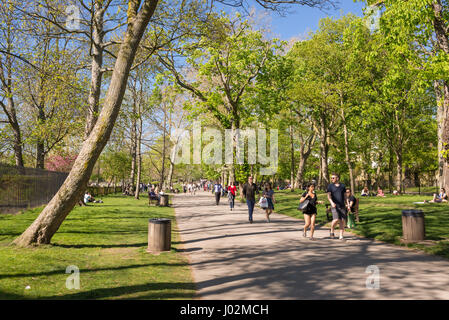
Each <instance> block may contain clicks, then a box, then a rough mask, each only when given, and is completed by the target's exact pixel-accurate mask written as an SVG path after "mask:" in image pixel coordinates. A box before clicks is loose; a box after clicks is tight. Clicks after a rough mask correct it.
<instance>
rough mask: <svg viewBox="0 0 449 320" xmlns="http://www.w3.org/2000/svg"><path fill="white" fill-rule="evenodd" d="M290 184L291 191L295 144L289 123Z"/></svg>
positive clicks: (292, 186)
mask: <svg viewBox="0 0 449 320" xmlns="http://www.w3.org/2000/svg"><path fill="white" fill-rule="evenodd" d="M289 131H290V157H291V160H290V186H291V190H290V191H291V192H293V191H295V186H294V183H295V144H294V141H293V128H292V126H291V125H290V130H289Z"/></svg>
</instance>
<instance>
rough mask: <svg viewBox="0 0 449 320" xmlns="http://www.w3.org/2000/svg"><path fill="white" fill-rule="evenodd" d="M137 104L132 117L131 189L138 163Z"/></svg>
mask: <svg viewBox="0 0 449 320" xmlns="http://www.w3.org/2000/svg"><path fill="white" fill-rule="evenodd" d="M135 114H136V104H135V103H134V104H133V114H132V115H131V117H132V120H131V173H130V175H129V179H130V180H131V188H134V182H135V178H136V161H137V123H136V118H135Z"/></svg>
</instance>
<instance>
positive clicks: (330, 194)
mask: <svg viewBox="0 0 449 320" xmlns="http://www.w3.org/2000/svg"><path fill="white" fill-rule="evenodd" d="M345 197H346V187H345V185H344V184H342V183H340V176H339V175H338V174H336V173H333V174H332V175H331V184H329V186H328V187H327V198H328V199H329V202H330V204H331V210H332V219H333V220H332V223H331V230H330V237H331V238H332V239H333V238H334V237H335V233H334V230H335V226H336V225H337V223H338V224H339V226H340V237H339V239H340V240H343V232H344V230H345V221H346V205H345Z"/></svg>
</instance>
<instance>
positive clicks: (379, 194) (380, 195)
mask: <svg viewBox="0 0 449 320" xmlns="http://www.w3.org/2000/svg"><path fill="white" fill-rule="evenodd" d="M377 196H378V197H385V195H384V192H383V191H382V189H381V188H380V187H379V189H377Z"/></svg>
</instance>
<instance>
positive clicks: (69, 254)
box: [0, 195, 195, 299]
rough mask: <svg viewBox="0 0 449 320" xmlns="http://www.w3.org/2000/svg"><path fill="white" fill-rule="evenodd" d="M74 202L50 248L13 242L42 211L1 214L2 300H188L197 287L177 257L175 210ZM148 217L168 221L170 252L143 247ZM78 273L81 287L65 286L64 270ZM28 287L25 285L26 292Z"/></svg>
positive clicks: (140, 203)
mask: <svg viewBox="0 0 449 320" xmlns="http://www.w3.org/2000/svg"><path fill="white" fill-rule="evenodd" d="M103 201H104V203H102V204H90V205H89V206H87V207H78V206H77V207H76V208H75V209H74V210H73V211H72V212H71V213H70V215H69V216H68V217H67V219H66V220H65V221H64V223H63V224H62V226H61V228H60V229H59V230H58V232H57V233H56V234H55V235H54V237H53V239H52V244H51V245H45V246H41V247H35V248H17V247H15V246H11V245H10V243H11V242H12V241H13V240H14V239H15V238H16V237H17V236H18V235H20V234H21V233H22V232H23V231H24V230H25V229H26V228H27V227H28V226H29V225H30V224H31V223H32V222H33V220H34V219H35V218H36V217H37V215H38V214H39V212H40V211H41V210H42V208H39V209H34V210H28V211H26V212H24V213H23V214H19V215H1V216H0V266H1V268H0V299H40V298H43V299H191V298H193V296H194V293H195V285H194V283H193V279H192V276H191V271H190V268H189V266H188V262H187V258H186V257H185V256H184V255H182V254H181V253H180V252H179V250H180V244H179V235H178V233H177V232H176V229H177V227H176V221H174V209H173V208H169V207H155V206H152V207H148V205H147V201H148V200H147V199H145V198H142V199H141V200H135V199H134V198H133V197H124V196H118V195H115V196H114V195H110V196H106V197H104V198H103ZM149 218H170V219H172V250H171V251H170V252H163V253H161V254H160V255H152V254H149V253H147V252H146V248H147V237H148V219H149ZM70 265H75V266H77V267H78V268H79V270H80V289H79V290H76V289H72V290H69V289H67V288H66V279H67V278H68V276H70V275H69V274H66V273H65V272H66V268H67V267H68V266H70ZM27 286H30V289H25V288H26V287H27Z"/></svg>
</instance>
